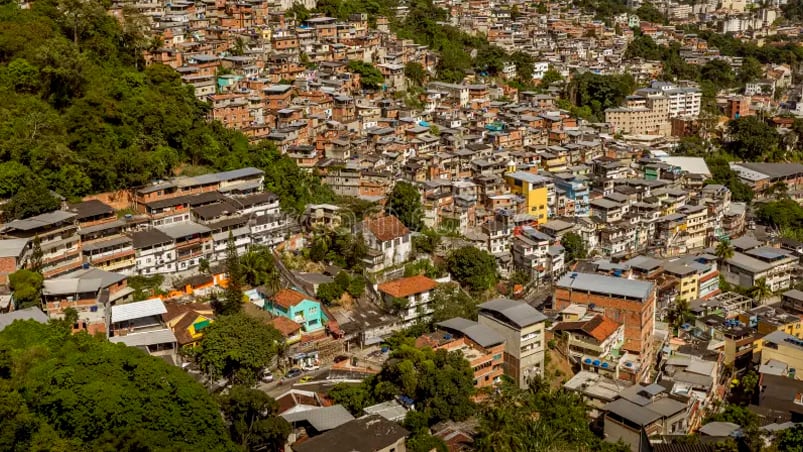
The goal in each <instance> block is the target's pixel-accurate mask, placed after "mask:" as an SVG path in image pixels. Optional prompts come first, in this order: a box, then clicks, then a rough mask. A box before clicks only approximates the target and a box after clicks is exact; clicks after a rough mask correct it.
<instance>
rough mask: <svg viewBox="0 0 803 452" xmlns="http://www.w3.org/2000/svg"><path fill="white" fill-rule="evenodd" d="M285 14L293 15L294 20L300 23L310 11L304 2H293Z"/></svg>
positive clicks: (308, 16) (307, 17)
mask: <svg viewBox="0 0 803 452" xmlns="http://www.w3.org/2000/svg"><path fill="white" fill-rule="evenodd" d="M287 15H288V16H292V17H295V19H296V22H299V23H300V22H304V21H305V20H307V19H309V18H310V11H309V10H308V9H307V7H306V6H304V4H302V3H299V2H293V6H291V7H290V9H288V10H287Z"/></svg>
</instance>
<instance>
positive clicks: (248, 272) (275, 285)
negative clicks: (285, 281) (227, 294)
mask: <svg viewBox="0 0 803 452" xmlns="http://www.w3.org/2000/svg"><path fill="white" fill-rule="evenodd" d="M240 272H241V273H242V278H243V281H244V282H245V283H246V284H248V285H249V286H252V287H253V286H264V287H265V288H267V289H269V290H270V291H273V292H275V291H277V290H279V286H280V284H281V278H280V276H279V269H278V268H276V261H275V260H274V258H273V252H272V251H271V250H270V248H268V247H266V246H262V245H255V246H252V247H251V248H250V249H249V250H248V251H247V252H246V253H245V254H244V255H242V256H240Z"/></svg>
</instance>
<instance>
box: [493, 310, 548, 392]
mask: <svg viewBox="0 0 803 452" xmlns="http://www.w3.org/2000/svg"><path fill="white" fill-rule="evenodd" d="M479 309H480V310H479V317H478V322H479V324H480V325H485V326H487V327H489V328H491V329H492V330H494V331H496V332H497V333H499V335H501V336H502V337H503V338H504V340H505V348H504V353H505V357H504V363H505V374H506V375H508V376H509V377H510V378H512V379H513V380H514V381H516V382H517V383H518V384H519V386H520V387H521V388H526V387H527V385H528V384H529V379H530V378H532V377H534V376H536V375H542V373H543V372H544V369H545V368H544V346H545V343H544V342H545V341H544V329H545V323H546V316H545V315H543V314H542V313H540V312H538V311H537V310H536V309H535V308H533V307H532V306H530V305H528V304H526V303H523V302H520V301H514V300H511V299H508V298H496V299H494V300H491V301H488V302H485V303H483V304H481V305H480V306H479Z"/></svg>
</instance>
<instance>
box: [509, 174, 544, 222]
mask: <svg viewBox="0 0 803 452" xmlns="http://www.w3.org/2000/svg"><path fill="white" fill-rule="evenodd" d="M505 182H506V183H507V185H508V187H509V188H510V191H511V192H512V193H515V194H517V195H520V196H522V197H523V198H524V200H525V205H526V207H527V211H526V212H525V213H527V214H530V215H532V216H534V217H535V218H536V220H537V222H538V224H543V223H546V222H547V220H548V217H549V201H548V199H549V185H551V184H552V179H549V178H546V177H543V176H539V175H537V174H533V173H528V172H525V171H515V172H512V173H508V174H505Z"/></svg>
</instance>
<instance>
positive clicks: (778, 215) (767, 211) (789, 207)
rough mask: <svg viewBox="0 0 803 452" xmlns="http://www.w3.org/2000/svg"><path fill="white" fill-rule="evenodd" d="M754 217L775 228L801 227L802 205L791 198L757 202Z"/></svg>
mask: <svg viewBox="0 0 803 452" xmlns="http://www.w3.org/2000/svg"><path fill="white" fill-rule="evenodd" d="M756 218H757V219H758V220H759V221H760V222H762V223H765V224H769V225H772V226H775V227H777V228H793V229H803V207H801V206H800V204H798V203H797V202H795V201H793V200H791V199H781V200H779V201H770V202H766V203H762V204H759V205H758V207H757V209H756Z"/></svg>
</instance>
